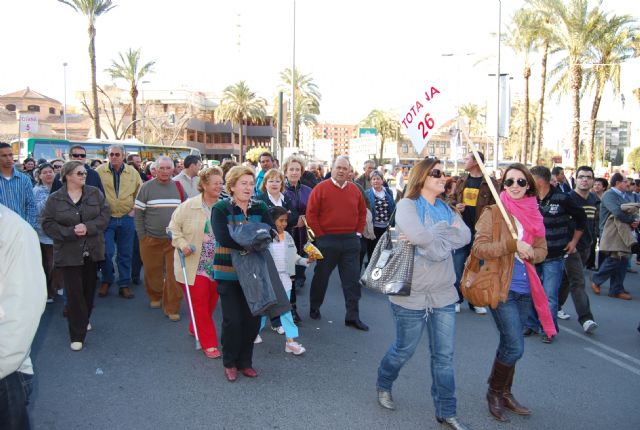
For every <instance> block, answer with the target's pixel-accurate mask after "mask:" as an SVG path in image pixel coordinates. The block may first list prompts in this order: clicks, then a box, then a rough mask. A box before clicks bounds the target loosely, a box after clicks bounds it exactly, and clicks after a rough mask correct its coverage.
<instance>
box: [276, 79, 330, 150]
mask: <svg viewBox="0 0 640 430" xmlns="http://www.w3.org/2000/svg"><path fill="white" fill-rule="evenodd" d="M280 81H281V83H280V90H281V91H282V92H283V93H284V94H285V95H288V96H289V97H291V69H288V68H287V69H284V70H283V71H282V72H280ZM294 82H295V87H296V88H295V101H294V104H295V106H294V108H293V112H294V113H293V115H294V123H295V125H296V129H295V135H294V136H292V139H291V140H292V142H295V146H296V147H300V126H301V125H302V124H304V125H307V126H308V125H315V124H317V123H318V119H317V115H320V100H321V99H322V95H321V94H320V90H319V89H318V85H317V84H316V83H315V82H314V80H313V78H312V77H311V75H310V74H309V75H307V74H303V73H300V72H299V71H298V70H296V71H295V74H294ZM278 109H279V107H278V103H275V108H274V115H273V117H274V118H278Z"/></svg>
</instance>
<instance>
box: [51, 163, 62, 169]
mask: <svg viewBox="0 0 640 430" xmlns="http://www.w3.org/2000/svg"><path fill="white" fill-rule="evenodd" d="M53 169H54V170H56V169H62V165H61V164H54V165H53Z"/></svg>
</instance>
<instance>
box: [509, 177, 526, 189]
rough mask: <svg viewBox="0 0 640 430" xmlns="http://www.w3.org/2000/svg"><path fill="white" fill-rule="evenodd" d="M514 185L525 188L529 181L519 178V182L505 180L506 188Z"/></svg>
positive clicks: (510, 179)
mask: <svg viewBox="0 0 640 430" xmlns="http://www.w3.org/2000/svg"><path fill="white" fill-rule="evenodd" d="M513 184H518V186H519V187H520V188H524V187H526V186H527V180H526V179H523V178H519V179H518V180H517V181H516V180H515V179H512V178H509V179H505V181H504V186H505V187H512V186H513Z"/></svg>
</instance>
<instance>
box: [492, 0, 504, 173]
mask: <svg viewBox="0 0 640 430" xmlns="http://www.w3.org/2000/svg"><path fill="white" fill-rule="evenodd" d="M501 28H502V1H501V0H498V70H497V71H496V83H497V85H496V90H497V91H496V102H497V104H496V141H495V144H494V145H493V171H494V172H497V171H498V147H499V146H500V31H501Z"/></svg>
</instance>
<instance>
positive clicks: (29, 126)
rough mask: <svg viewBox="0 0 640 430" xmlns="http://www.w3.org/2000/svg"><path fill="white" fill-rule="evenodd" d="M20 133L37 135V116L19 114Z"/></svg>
mask: <svg viewBox="0 0 640 430" xmlns="http://www.w3.org/2000/svg"><path fill="white" fill-rule="evenodd" d="M20 132H21V133H37V132H38V115H37V114H33V113H22V114H20Z"/></svg>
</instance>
